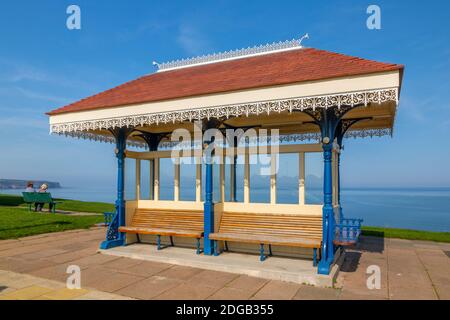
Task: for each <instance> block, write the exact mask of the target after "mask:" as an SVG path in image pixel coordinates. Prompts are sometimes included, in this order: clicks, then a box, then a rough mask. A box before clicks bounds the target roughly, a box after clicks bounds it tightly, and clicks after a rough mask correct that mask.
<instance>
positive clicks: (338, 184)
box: [337, 146, 344, 223]
mask: <svg viewBox="0 0 450 320" xmlns="http://www.w3.org/2000/svg"><path fill="white" fill-rule="evenodd" d="M339 148H340V146H339ZM337 201H338V206H339V223H341V222H342V219H344V215H343V213H342V206H341V150H339V153H338V154H337Z"/></svg>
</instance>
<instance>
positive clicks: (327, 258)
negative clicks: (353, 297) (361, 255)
mask: <svg viewBox="0 0 450 320" xmlns="http://www.w3.org/2000/svg"><path fill="white" fill-rule="evenodd" d="M332 148H333V145H332V143H324V144H323V157H324V175H323V199H324V204H323V213H322V217H323V229H322V230H323V231H322V232H323V234H322V257H321V260H320V262H319V273H320V274H329V272H330V266H331V263H332V262H333V258H334V249H333V242H332V241H333V230H334V226H333V225H334V223H333V221H334V213H333V200H332V199H333V183H332V171H331V170H332V168H331V156H332Z"/></svg>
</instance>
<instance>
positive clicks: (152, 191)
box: [149, 159, 155, 200]
mask: <svg viewBox="0 0 450 320" xmlns="http://www.w3.org/2000/svg"><path fill="white" fill-rule="evenodd" d="M154 163H155V160H154V159H150V160H149V166H150V168H149V169H150V171H149V172H150V177H149V179H150V183H149V185H150V190H149V193H150V194H149V199H150V200H155V199H154V190H155V189H154V188H155V180H154V178H155V172H154V171H155V166H154Z"/></svg>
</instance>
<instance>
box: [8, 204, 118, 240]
mask: <svg viewBox="0 0 450 320" xmlns="http://www.w3.org/2000/svg"><path fill="white" fill-rule="evenodd" d="M61 201H63V203H60V204H59V205H57V207H56V208H57V209H58V210H65V211H77V212H94V213H102V212H105V211H113V210H114V205H112V204H109V203H101V202H84V201H75V200H61ZM47 209H48V206H45V208H44V211H46V210H47ZM99 222H103V215H96V216H68V215H65V214H58V213H57V214H48V213H47V212H45V213H37V212H29V211H28V205H27V204H25V203H24V202H23V200H22V197H20V196H14V195H0V239H14V238H20V237H26V236H31V235H36V234H42V233H49V232H58V231H64V230H72V229H86V228H89V227H92V226H93V225H94V224H96V223H99Z"/></svg>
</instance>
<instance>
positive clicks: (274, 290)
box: [252, 280, 301, 300]
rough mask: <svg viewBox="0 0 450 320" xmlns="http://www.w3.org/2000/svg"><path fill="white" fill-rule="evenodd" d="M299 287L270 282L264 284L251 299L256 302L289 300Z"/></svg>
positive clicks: (287, 283) (291, 284)
mask: <svg viewBox="0 0 450 320" xmlns="http://www.w3.org/2000/svg"><path fill="white" fill-rule="evenodd" d="M300 287H301V285H299V284H295V283H289V282H283V281H276V280H271V281H269V282H268V283H267V284H265V285H264V286H263V287H262V288H261V289H260V290H259V291H258V292H257V293H256V294H255V295H254V296H253V297H252V299H256V300H290V299H292V298H293V297H294V296H295V294H296V293H297V291H298V290H299V289H300Z"/></svg>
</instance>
